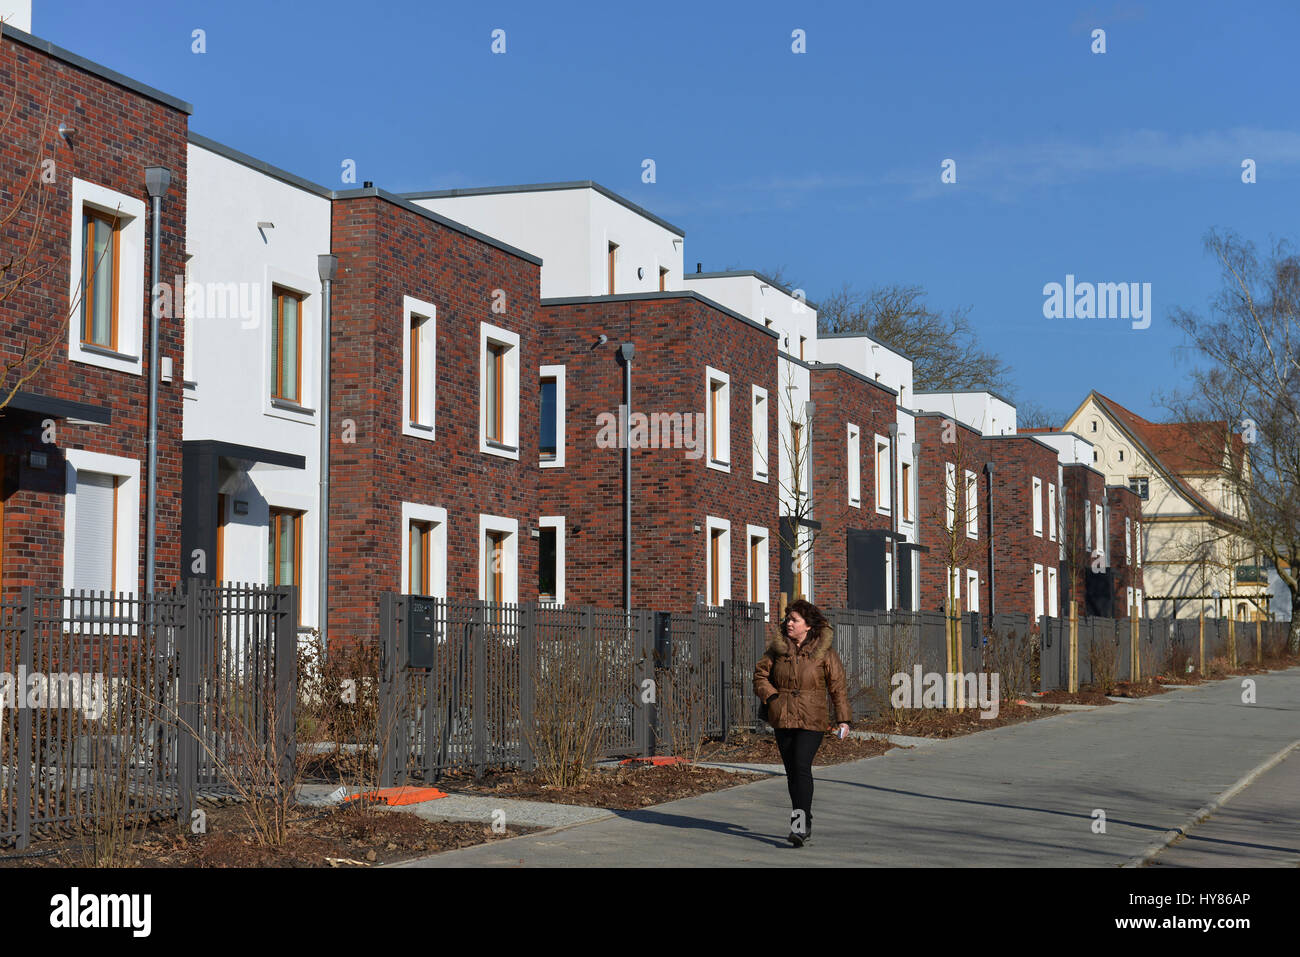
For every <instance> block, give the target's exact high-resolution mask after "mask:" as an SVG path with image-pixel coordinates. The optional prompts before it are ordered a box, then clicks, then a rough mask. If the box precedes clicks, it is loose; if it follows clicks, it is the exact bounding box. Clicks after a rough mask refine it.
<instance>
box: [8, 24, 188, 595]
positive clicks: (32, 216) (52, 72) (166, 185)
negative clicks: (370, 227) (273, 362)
mask: <svg viewBox="0 0 1300 957" xmlns="http://www.w3.org/2000/svg"><path fill="white" fill-rule="evenodd" d="M10 6H15V4H13V3H12V2H11V4H10ZM16 6H19V7H21V8H22V9H21V10H19V11H18V14H19V15H18V16H17V17H15V19H14V20H12V21H11V22H10V23H8V24H6V25H5V26H4V27H3V30H2V33H3V35H2V36H0V75H4V76H5V77H7V78H8V80H9V82H10V83H12V84H14V85H15V86H16V97H17V102H18V103H19V104H21V106H20V108H19V109H17V110H15V111H14V112H12V113H11V114H10V115H9V117H8V126H7V128H6V137H7V139H6V142H5V143H3V144H0V163H2V164H3V173H0V175H3V176H4V178H5V182H7V183H11V184H19V185H17V186H16V187H15V188H13V189H11V190H9V191H7V193H6V200H5V202H6V207H5V210H4V215H5V216H8V217H9V218H8V219H7V221H6V222H5V224H4V226H3V227H2V228H3V229H4V240H5V245H6V246H7V248H8V249H9V250H11V251H18V253H19V255H22V251H23V250H26V249H28V247H29V244H30V249H31V252H30V255H29V256H28V257H27V258H26V259H20V260H17V261H14V262H11V263H9V264H8V267H7V273H6V275H5V276H4V277H3V278H0V291H2V294H0V351H2V352H3V359H4V362H5V364H6V367H8V378H7V381H6V384H5V391H4V393H3V394H4V395H5V396H7V397H8V402H7V404H6V406H5V408H4V410H3V414H2V416H0V481H2V482H3V487H2V488H0V579H2V580H3V587H4V590H5V591H6V592H7V593H8V592H12V590H13V589H16V588H18V587H20V586H23V585H33V586H38V587H41V588H77V589H92V590H95V591H104V592H115V593H127V594H139V593H140V592H141V591H142V590H146V589H149V588H150V587H152V586H157V587H165V586H168V585H172V584H175V583H176V582H177V581H178V579H179V577H180V576H181V574H182V572H183V569H182V562H181V552H180V546H181V541H180V539H181V536H180V526H181V494H180V488H181V459H182V445H181V442H182V429H181V417H182V401H183V400H182V383H181V372H180V365H181V360H182V356H183V353H184V338H183V330H182V327H181V320H180V318H179V317H178V316H176V314H175V312H174V310H173V309H172V308H171V306H170V303H169V302H167V301H160V303H159V307H158V312H159V318H158V319H157V320H156V329H155V328H151V325H152V323H153V320H151V309H150V303H149V301H148V297H147V295H146V290H147V289H148V288H149V286H150V283H151V280H152V279H153V277H152V276H151V260H152V258H153V257H154V256H156V257H157V260H158V269H157V272H158V275H159V276H160V277H171V276H175V275H177V274H179V273H182V272H183V271H184V251H185V221H186V194H187V185H186V128H187V124H188V116H189V113H190V107H189V105H188V104H186V103H183V102H182V101H180V100H178V99H176V98H174V97H171V96H168V95H167V94H165V93H162V92H159V91H158V90H154V89H152V88H150V87H148V86H145V85H143V84H140V83H137V82H135V81H134V80H131V79H129V78H127V77H124V76H122V75H120V74H118V73H115V72H114V71H112V70H109V69H107V68H105V67H102V66H99V65H97V64H95V63H91V62H90V61H88V60H85V59H84V58H82V57H79V56H77V55H75V54H73V53H70V52H68V51H66V50H62V49H60V48H59V47H56V46H54V45H53V44H51V43H48V42H47V41H45V40H41V39H37V38H36V37H33V36H31V35H29V34H27V33H25V32H21V31H19V30H18V29H15V27H14V24H18V23H21V24H23V25H29V24H30V21H31V17H30V4H16ZM47 103H48V109H47V107H46V104H47ZM22 184H27V185H26V186H23V185H22ZM10 214H12V215H10ZM155 232H156V233H157V235H158V236H159V237H160V240H159V242H158V244H157V248H155V247H154V245H153V238H152V237H153V234H154V233H155ZM155 334H156V341H157V349H156V355H155V354H151V351H150V350H151V345H150V343H151V339H152V338H153V337H154V335H155ZM45 356H48V358H47V359H46V361H44V362H43V364H40V365H37V364H36V363H35V362H34V361H33V360H34V359H40V358H42V357H45ZM155 360H157V361H155ZM151 369H153V370H156V375H157V378H156V379H154V380H153V381H154V382H155V384H156V395H154V394H151V392H152V391H153V390H151V389H150V382H151V378H152V377H151V374H150V370H151ZM151 420H152V422H153V434H154V435H155V437H156V442H155V444H154V445H153V451H154V453H155V454H154V456H153V458H154V461H155V465H154V468H153V469H152V470H151V469H150V458H151V456H150V442H149V437H150V434H151V429H150V425H151ZM151 481H152V483H153V487H154V494H155V496H156V501H155V504H154V512H155V515H156V522H155V524H154V527H155V528H156V529H157V532H156V539H155V540H151V538H150V537H149V535H148V528H149V522H148V521H147V517H148V509H149V498H150V495H149V485H150V482H151ZM151 543H152V547H153V554H150V548H151ZM150 561H152V563H153V574H152V576H150V575H149V567H148V566H149V564H150Z"/></svg>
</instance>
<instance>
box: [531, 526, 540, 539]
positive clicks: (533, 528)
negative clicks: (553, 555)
mask: <svg viewBox="0 0 1300 957" xmlns="http://www.w3.org/2000/svg"><path fill="white" fill-rule="evenodd" d="M528 537H529V538H541V537H542V530H541V529H540V528H537V527H536V526H533V525H529V526H528Z"/></svg>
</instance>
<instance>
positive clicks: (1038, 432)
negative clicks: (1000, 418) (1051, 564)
mask: <svg viewBox="0 0 1300 957" xmlns="http://www.w3.org/2000/svg"><path fill="white" fill-rule="evenodd" d="M1019 431H1020V432H1021V433H1022V434H1026V435H1032V436H1033V437H1034V438H1036V439H1038V440H1039V441H1040V442H1044V443H1046V444H1047V445H1050V446H1051V447H1052V448H1054V449H1056V456H1057V460H1056V462H1057V464H1056V474H1057V488H1058V489H1059V490H1060V501H1059V502H1058V503H1057V531H1056V537H1057V543H1058V550H1057V557H1058V566H1059V575H1058V577H1059V583H1060V596H1059V603H1060V609H1061V614H1062V615H1063V616H1064V615H1068V614H1069V608H1070V602H1072V601H1073V602H1077V603H1078V612H1079V614H1080V615H1100V614H1102V609H1103V608H1104V609H1108V610H1107V612H1106V614H1107V615H1109V614H1110V612H1109V609H1110V608H1111V607H1112V606H1113V585H1112V583H1111V582H1110V580H1109V578H1108V577H1107V576H1106V575H1105V574H1104V569H1105V568H1106V561H1107V558H1106V556H1107V551H1106V543H1105V538H1106V536H1105V535H1103V536H1102V537H1101V539H1100V541H1101V544H1094V535H1093V530H1094V528H1095V523H1094V521H1093V506H1094V504H1101V505H1102V506H1103V507H1104V502H1105V483H1106V477H1105V476H1104V475H1102V474H1101V473H1100V472H1098V471H1097V470H1096V469H1095V468H1093V467H1092V465H1091V463H1092V454H1093V447H1092V443H1091V442H1088V441H1087V440H1085V439H1084V438H1083V437H1082V436H1079V435H1076V434H1075V433H1073V432H1057V431H1054V430H1051V429H1041V428H1026V429H1020V430H1019Z"/></svg>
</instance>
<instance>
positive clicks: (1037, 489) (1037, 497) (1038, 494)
mask: <svg viewBox="0 0 1300 957" xmlns="http://www.w3.org/2000/svg"><path fill="white" fill-rule="evenodd" d="M1031 487H1032V492H1031V493H1030V494H1032V495H1033V497H1034V500H1033V502H1032V503H1031V508H1032V509H1033V516H1034V534H1035V535H1037V536H1038V537H1039V538H1042V537H1043V480H1042V479H1040V478H1038V477H1037V476H1035V477H1034V479H1033V484H1032V486H1031Z"/></svg>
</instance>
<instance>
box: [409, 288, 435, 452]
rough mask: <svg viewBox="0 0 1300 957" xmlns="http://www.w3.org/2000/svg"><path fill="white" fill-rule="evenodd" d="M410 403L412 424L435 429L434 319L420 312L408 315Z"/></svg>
mask: <svg viewBox="0 0 1300 957" xmlns="http://www.w3.org/2000/svg"><path fill="white" fill-rule="evenodd" d="M407 316H408V318H407V326H408V329H409V332H408V337H409V341H408V342H407V346H406V348H407V350H408V352H407V363H408V368H407V376H408V386H407V390H408V393H409V394H408V400H409V401H408V402H407V410H406V414H407V416H408V418H409V420H410V423H411V424H412V425H416V426H426V427H427V426H431V425H433V422H432V421H431V419H432V418H433V416H432V414H431V413H432V411H433V375H432V373H433V369H432V367H431V366H432V354H431V353H432V345H433V343H432V342H430V341H429V339H430V335H431V333H432V330H433V320H432V319H431V318H430V317H429V316H422V315H420V314H419V313H418V312H411V313H408V314H407Z"/></svg>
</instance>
